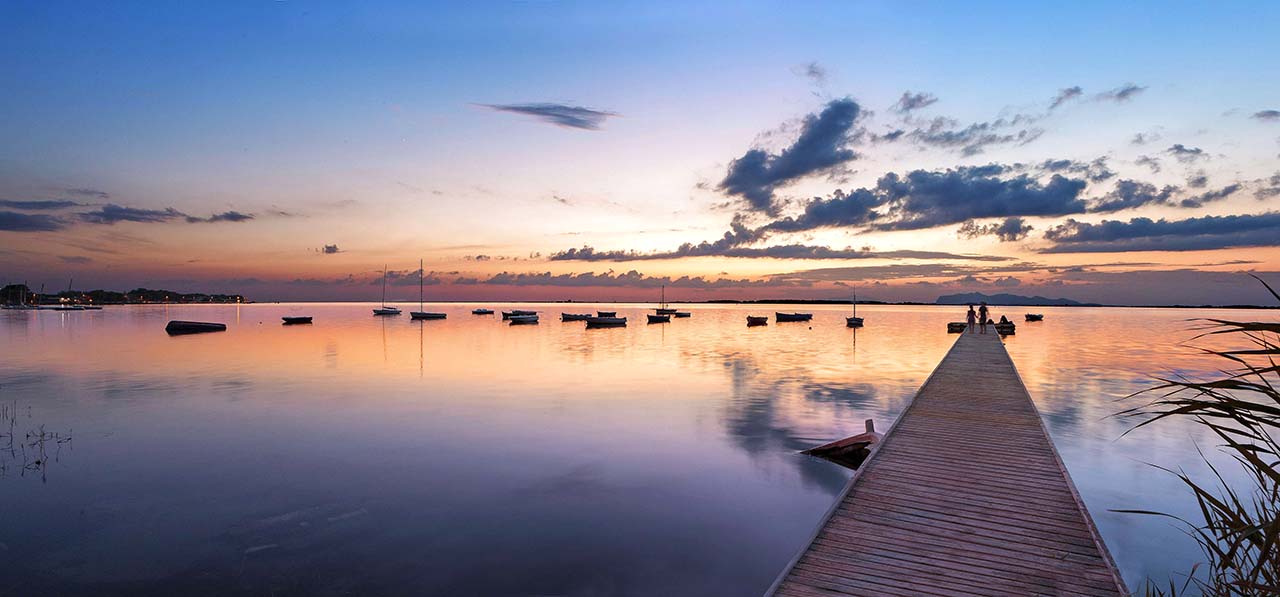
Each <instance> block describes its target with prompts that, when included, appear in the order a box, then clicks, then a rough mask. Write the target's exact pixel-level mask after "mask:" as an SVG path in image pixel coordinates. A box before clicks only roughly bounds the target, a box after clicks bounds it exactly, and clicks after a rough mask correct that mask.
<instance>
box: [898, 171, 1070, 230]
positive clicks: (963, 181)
mask: <svg viewBox="0 0 1280 597" xmlns="http://www.w3.org/2000/svg"><path fill="white" fill-rule="evenodd" d="M1004 170H1005V168H1004V167H1002V166H998V165H991V166H971V167H969V166H962V167H958V168H954V169H949V170H945V171H941V172H937V171H935V172H930V171H926V170H915V171H912V172H909V173H907V174H906V175H905V176H898V175H897V174H895V173H892V172H891V173H889V174H886V175H884V176H883V177H881V179H880V181H879V182H878V183H877V185H876V190H877V192H878V193H880V194H881V196H882V197H883V198H884V199H885V200H886V203H887V204H888V205H889V207H890V215H892V216H895V218H896V219H895V220H894V221H892V222H885V223H879V224H876V225H875V226H874V227H875V228H877V229H880V230H916V229H921V228H932V227H935V226H944V225H947V224H958V223H961V222H964V221H967V220H973V219H982V218H996V217H1009V216H1060V215H1067V214H1075V213H1083V212H1084V211H1085V202H1084V200H1083V199H1081V198H1080V194H1081V192H1082V191H1083V190H1084V187H1085V181H1083V180H1080V179H1073V178H1066V177H1064V176H1062V175H1060V174H1054V175H1053V176H1052V177H1051V178H1050V179H1049V182H1048V183H1041V182H1040V181H1039V180H1037V179H1035V178H1033V177H1030V176H1028V175H1026V174H1020V175H1018V176H1015V177H1013V178H1000V177H998V176H996V174H998V173H1000V172H1003V171H1004Z"/></svg>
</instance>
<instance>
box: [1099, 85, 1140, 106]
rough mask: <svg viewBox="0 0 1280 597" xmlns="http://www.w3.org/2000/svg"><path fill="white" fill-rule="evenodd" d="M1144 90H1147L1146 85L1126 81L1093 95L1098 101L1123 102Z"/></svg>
mask: <svg viewBox="0 0 1280 597" xmlns="http://www.w3.org/2000/svg"><path fill="white" fill-rule="evenodd" d="M1146 90H1147V88H1146V87H1143V86H1140V85H1135V84H1133V83H1126V84H1124V85H1121V86H1119V87H1116V88H1115V89H1112V90H1110V91H1104V92H1102V93H1099V94H1098V95H1096V96H1094V99H1096V100H1098V101H1100V102H1116V103H1124V102H1127V101H1129V100H1131V99H1133V98H1135V97H1137V96H1138V94H1140V93H1142V92H1143V91H1146Z"/></svg>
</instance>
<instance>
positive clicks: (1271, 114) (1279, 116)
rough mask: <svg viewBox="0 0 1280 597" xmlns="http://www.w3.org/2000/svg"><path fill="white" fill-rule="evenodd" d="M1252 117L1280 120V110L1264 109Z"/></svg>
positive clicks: (1272, 120) (1271, 120) (1273, 120)
mask: <svg viewBox="0 0 1280 597" xmlns="http://www.w3.org/2000/svg"><path fill="white" fill-rule="evenodd" d="M1251 118H1255V119H1257V120H1264V121H1267V122H1276V121H1280V110H1262V111H1260V112H1254V113H1253V116H1251Z"/></svg>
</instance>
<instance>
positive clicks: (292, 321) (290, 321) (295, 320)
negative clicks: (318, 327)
mask: <svg viewBox="0 0 1280 597" xmlns="http://www.w3.org/2000/svg"><path fill="white" fill-rule="evenodd" d="M280 319H283V320H284V324H283V325H298V324H300V323H311V317H303V316H297V317H281V318H280Z"/></svg>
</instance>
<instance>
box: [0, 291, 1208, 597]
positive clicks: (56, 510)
mask: <svg viewBox="0 0 1280 597" xmlns="http://www.w3.org/2000/svg"><path fill="white" fill-rule="evenodd" d="M490 306H492V307H494V308H502V309H508V310H509V309H512V308H529V306H527V305H490ZM473 307H474V306H473V305H439V306H436V305H433V306H432V310H438V311H443V312H446V313H447V314H448V319H447V320H443V321H432V322H422V321H417V322H414V321H411V320H410V319H409V318H407V317H404V318H388V317H381V318H375V317H372V316H370V315H369V306H367V305H323V304H321V305H307V306H306V314H308V315H313V316H314V317H315V324H314V325H312V326H293V327H287V326H281V325H279V324H278V322H279V321H280V319H279V317H280V316H282V315H285V314H296V313H298V309H299V308H300V307H299V306H296V305H249V306H244V307H232V306H227V307H219V306H168V307H161V306H157V307H129V308H116V309H112V308H108V309H105V310H103V311H101V312H96V313H94V314H93V315H92V316H91V317H82V318H76V317H77V316H79V315H84V314H62V313H45V312H30V313H21V312H19V313H13V312H5V313H4V314H3V315H2V316H0V341H2V342H3V348H0V350H2V351H3V352H4V354H3V357H4V358H2V359H0V390H2V391H3V392H4V396H3V397H5V398H6V399H8V398H12V397H21V398H22V400H23V402H24V404H25V403H27V402H30V403H31V404H32V405H33V406H34V407H35V408H36V409H38V411H39V412H40V413H42V416H44V417H47V418H46V419H45V420H47V421H50V422H53V421H57V422H58V425H59V429H61V428H62V427H66V428H69V429H70V428H74V429H75V430H76V444H77V452H76V458H74V459H69V460H68V459H63V460H62V462H60V463H59V471H58V475H57V478H56V481H57V482H56V483H49V484H48V485H45V486H43V489H41V490H37V489H36V487H40V486H39V485H38V484H36V485H35V486H33V485H32V484H29V483H25V484H24V483H22V482H14V481H15V479H13V478H12V476H10V477H9V478H6V479H0V506H2V507H4V508H5V510H6V511H21V512H23V513H24V516H23V517H21V518H18V517H5V518H0V535H2V536H3V537H4V541H5V544H6V545H8V546H9V547H10V551H7V552H5V553H6V554H7V557H9V558H10V560H12V561H11V562H9V563H11V564H12V567H13V570H14V571H13V572H12V574H11V575H10V576H12V577H13V578H14V579H15V581H16V582H17V583H18V584H17V585H16V586H17V587H19V589H20V592H23V593H27V594H30V593H31V592H34V591H36V590H43V591H48V592H54V593H76V592H95V591H116V592H130V593H157V594H158V593H173V592H175V591H180V592H192V591H195V592H207V593H240V592H244V593H255V594H261V593H265V592H271V591H276V592H283V593H343V592H346V593H351V592H354V593H362V594H379V593H388V594H395V593H403V592H404V588H405V587H409V586H412V587H415V589H420V590H415V591H414V592H420V593H434V594H458V593H483V594H502V593H519V594H527V593H547V594H655V593H658V594H711V593H714V594H758V593H760V592H762V591H763V590H764V588H766V587H767V586H768V585H769V583H770V582H771V581H772V579H773V576H774V574H776V572H777V571H779V570H781V568H782V566H783V565H785V563H786V562H787V561H788V560H789V559H790V558H791V556H792V555H794V553H795V550H797V549H799V547H800V546H801V544H803V542H804V541H805V540H807V538H808V535H809V533H810V531H811V530H812V528H813V525H814V524H816V523H817V521H818V519H819V518H820V517H821V516H822V514H823V513H824V512H825V511H826V509H827V508H828V507H829V506H830V504H831V503H832V500H833V499H834V497H835V495H836V494H837V493H838V492H839V490H840V489H841V488H842V487H843V485H844V483H845V480H846V479H847V476H848V474H849V472H848V471H847V470H846V469H844V468H842V467H839V466H837V465H834V464H831V463H827V462H825V461H822V460H819V459H816V458H811V457H808V456H803V455H800V454H798V451H799V450H801V449H803V448H808V447H812V446H814V445H817V444H820V443H823V442H826V441H830V440H833V439H837V438H840V437H844V436H846V435H851V434H853V433H858V432H861V431H862V428H863V420H864V419H868V418H871V419H874V420H876V422H877V424H878V425H879V426H880V427H881V428H887V427H888V425H889V423H891V422H892V420H893V419H894V418H895V417H896V416H897V414H898V413H899V412H901V410H902V408H903V407H904V406H905V404H906V403H907V401H908V400H909V398H910V397H911V395H912V394H913V393H914V391H915V389H916V388H917V387H918V386H919V385H920V383H922V382H923V380H924V378H925V377H926V376H927V375H928V373H929V372H930V371H931V370H932V368H933V367H934V365H936V364H937V362H938V361H939V360H940V359H941V357H942V355H943V354H944V353H945V352H946V350H947V349H948V348H949V346H950V344H951V342H952V341H953V340H954V336H952V337H948V336H947V335H946V334H945V333H944V329H945V328H944V326H945V323H946V322H947V321H949V320H951V319H954V318H955V317H954V313H951V312H950V311H949V310H947V309H942V308H933V307H867V308H864V309H860V313H861V314H862V315H863V316H864V317H866V318H867V327H866V328H864V329H861V330H857V329H849V328H847V327H845V322H844V317H845V315H847V314H846V313H845V312H844V310H843V309H840V308H838V307H832V308H815V309H813V311H814V312H815V318H814V321H813V323H812V325H805V324H799V325H775V326H767V327H760V328H746V327H744V326H743V324H742V322H743V319H744V317H745V315H746V313H747V312H748V309H745V308H740V307H735V306H715V307H712V306H702V305H694V306H690V309H689V310H691V311H693V316H692V317H691V318H688V319H683V318H682V319H673V320H672V322H671V323H670V324H664V325H654V326H647V325H643V324H642V323H641V324H639V325H631V326H628V327H625V328H606V329H591V330H588V329H585V327H583V325H582V324H581V323H561V322H559V321H554V320H553V317H551V314H552V311H554V309H551V310H549V309H547V308H546V307H545V306H541V307H537V306H535V307H533V308H535V309H539V310H542V311H543V312H544V315H545V316H546V317H545V321H544V323H543V324H542V325H539V326H515V327H511V326H507V325H504V324H503V322H501V321H499V320H497V319H496V318H492V317H476V316H473V315H471V314H470V310H471V309H472V308H473ZM649 307H650V305H618V306H611V307H606V309H607V310H617V311H619V313H618V314H619V315H620V316H627V317H629V318H630V320H631V321H634V322H643V321H644V314H645V313H646V312H648V310H649ZM590 308H591V309H593V310H594V309H595V306H590ZM575 309H578V307H575ZM581 310H587V306H582V308H581ZM1045 311H1046V321H1044V322H1043V323H1041V324H1036V325H1035V326H1031V325H1028V326H1024V327H1023V328H1022V329H1020V330H1019V334H1018V335H1017V336H1014V337H1011V338H1009V339H1008V341H1007V346H1008V348H1009V350H1010V353H1011V354H1012V355H1013V358H1014V361H1015V363H1016V364H1017V365H1018V368H1019V370H1020V372H1021V373H1022V375H1023V377H1024V379H1025V380H1026V382H1027V384H1028V387H1029V389H1030V390H1031V393H1032V395H1033V397H1034V398H1035V400H1036V402H1037V405H1038V407H1039V408H1040V409H1041V412H1042V413H1043V415H1044V417H1045V419H1046V422H1047V425H1048V428H1049V430H1050V433H1051V434H1052V435H1053V437H1054V439H1055V442H1056V443H1057V445H1058V448H1059V450H1060V451H1061V452H1062V454H1063V458H1064V460H1065V461H1066V463H1067V465H1068V467H1069V468H1070V470H1071V472H1072V475H1073V478H1074V479H1075V481H1076V483H1077V485H1078V486H1079V487H1080V489H1081V491H1082V493H1083V495H1084V498H1085V500H1086V502H1087V504H1088V505H1089V507H1090V510H1091V512H1092V513H1093V514H1094V516H1095V518H1096V519H1097V520H1098V523H1099V526H1100V527H1101V529H1102V532H1103V535H1104V537H1105V538H1106V539H1107V541H1108V543H1109V545H1110V546H1111V548H1112V550H1113V552H1114V554H1115V556H1116V558H1117V560H1118V561H1119V564H1120V565H1121V567H1122V568H1123V569H1124V572H1125V574H1126V577H1127V579H1128V580H1129V581H1130V582H1131V583H1134V582H1135V581H1136V580H1138V579H1140V578H1141V577H1142V576H1145V575H1148V574H1151V575H1154V576H1157V577H1162V576H1166V575H1167V574H1168V573H1169V572H1170V571H1183V570H1185V569H1187V568H1189V566H1190V564H1191V562H1193V561H1194V559H1195V558H1196V551H1195V548H1194V546H1193V545H1189V541H1188V540H1187V539H1186V538H1185V537H1183V536H1181V535H1180V533H1178V532H1177V531H1176V530H1175V529H1173V528H1172V527H1170V526H1169V525H1167V524H1165V523H1162V522H1159V521H1156V520H1153V519H1137V518H1135V517H1132V516H1127V515H1119V514H1114V513H1111V512H1108V510H1110V509H1113V508H1134V507H1142V508H1159V509H1165V510H1173V511H1175V512H1177V511H1179V508H1186V507H1189V506H1190V505H1191V503H1190V501H1187V500H1182V499H1181V495H1182V494H1181V488H1180V487H1179V486H1178V484H1177V483H1176V482H1174V481H1173V480H1171V479H1169V478H1167V477H1165V476H1163V475H1162V474H1160V473H1159V472H1158V471H1155V470H1154V469H1151V468H1150V467H1147V466H1145V465H1144V464H1143V463H1144V462H1154V463H1160V464H1165V465H1172V466H1186V467H1189V468H1191V469H1192V470H1193V471H1194V468H1195V466H1196V462H1195V458H1196V457H1195V456H1194V448H1193V446H1192V442H1193V441H1200V442H1201V443H1202V445H1212V441H1211V440H1210V439H1209V438H1205V437H1204V436H1203V435H1202V433H1201V432H1200V431H1199V430H1197V429H1194V428H1193V427H1190V426H1179V425H1169V426H1161V427H1159V428H1153V429H1152V430H1151V431H1149V432H1144V433H1142V434H1137V435H1131V436H1128V437H1126V438H1124V439H1120V440H1118V439H1117V438H1119V437H1120V435H1121V433H1122V432H1123V431H1124V430H1125V429H1127V427H1126V424H1125V423H1124V422H1122V421H1118V420H1116V419H1110V418H1107V417H1108V415H1110V414H1111V413H1113V412H1115V411H1116V410H1117V406H1116V405H1115V403H1114V400H1115V399H1116V398H1119V397H1121V396H1124V395H1126V394H1128V393H1130V392H1132V391H1134V390H1135V389H1137V388H1139V387H1141V386H1142V385H1143V384H1145V383H1146V377H1145V376H1146V375H1147V374H1148V373H1150V372H1153V371H1159V367H1160V366H1161V365H1162V363H1161V362H1160V358H1161V357H1160V354H1159V353H1158V352H1156V351H1154V350H1153V347H1160V346H1167V345H1172V344H1174V343H1176V342H1177V341H1180V340H1182V339H1184V338H1185V337H1186V336H1187V335H1188V334H1186V332H1185V328H1186V324H1185V322H1184V321H1182V320H1183V319H1185V317H1186V315H1185V314H1183V313H1179V312H1176V311H1170V310H1122V309H1071V310H1053V309H1046V310H1045ZM999 315H1000V313H996V314H995V316H996V317H998V316H999ZM1014 318H1015V319H1017V318H1016V317H1014ZM169 319H193V320H202V321H223V322H226V323H228V324H229V325H228V328H229V329H228V331H227V332H225V333H221V334H212V335H200V336H186V337H175V338H170V337H168V336H166V335H165V334H164V333H163V331H162V329H163V326H164V323H165V322H166V321H168V320H169ZM1080 321H1085V322H1089V324H1088V325H1074V324H1073V323H1072V322H1080ZM428 326H430V327H429V328H428ZM428 336H429V338H428ZM427 340H431V341H430V342H427ZM340 356H341V358H339V357H340ZM1190 359H1191V360H1188V361H1186V363H1187V366H1188V367H1190V368H1192V369H1194V368H1195V367H1196V366H1198V365H1199V364H1201V363H1203V365H1204V366H1205V367H1212V366H1213V363H1208V362H1204V361H1201V360H1197V359H1196V357H1195V356H1194V355H1192V356H1191V357H1190ZM942 449H945V447H943V448H942ZM1186 513H1188V514H1190V512H1186ZM494 569H501V570H503V574H502V575H495V574H493V572H492V571H493V570H494Z"/></svg>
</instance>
